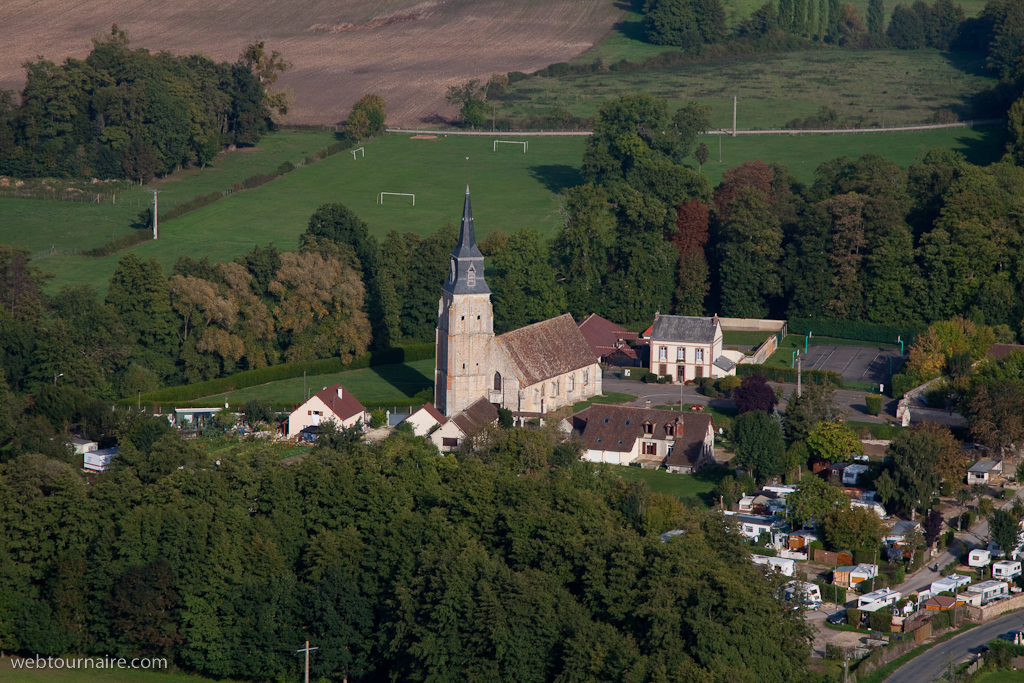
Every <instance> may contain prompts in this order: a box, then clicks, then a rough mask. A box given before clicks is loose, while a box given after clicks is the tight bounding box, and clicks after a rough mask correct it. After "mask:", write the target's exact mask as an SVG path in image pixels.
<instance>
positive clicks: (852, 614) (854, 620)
mask: <svg viewBox="0 0 1024 683" xmlns="http://www.w3.org/2000/svg"><path fill="white" fill-rule="evenodd" d="M846 623H847V624H849V625H850V626H860V610H859V609H853V608H851V609H848V610H846Z"/></svg>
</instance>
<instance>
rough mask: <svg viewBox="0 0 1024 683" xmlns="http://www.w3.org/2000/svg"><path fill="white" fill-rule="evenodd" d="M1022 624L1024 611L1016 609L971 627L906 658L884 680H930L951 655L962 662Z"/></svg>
mask: <svg viewBox="0 0 1024 683" xmlns="http://www.w3.org/2000/svg"><path fill="white" fill-rule="evenodd" d="M1022 627H1024V613H1022V612H1016V613H1014V614H1007V615H1006V616H1004V617H999V618H998V619H995V620H993V621H990V622H989V623H987V624H984V625H982V626H978V627H976V628H972V629H971V630H970V631H967V632H966V633H963V634H961V635H959V636H957V637H956V638H951V639H950V640H947V641H946V642H944V643H941V644H939V645H936V646H935V647H933V648H932V649H930V650H928V651H927V652H925V653H924V654H923V655H921V656H920V657H917V658H915V659H912V660H911V661H909V662H907V663H906V664H904V665H903V666H902V667H900V668H899V669H897V670H896V673H894V674H893V675H892V676H889V678H887V679H885V683H931V681H933V680H935V679H936V678H938V677H939V676H941V675H942V673H943V672H944V671H945V669H946V666H947V663H948V661H949V659H950V658H952V661H953V662H954V663H956V662H959V661H961V660H962V659H963V658H964V657H966V656H967V655H968V654H970V653H972V652H978V651H979V650H980V649H981V647H982V646H983V645H984V644H985V643H987V642H988V641H990V640H994V639H995V638H998V637H999V636H1001V635H1002V634H1004V633H1008V632H1010V631H1020V630H1021V629H1022Z"/></svg>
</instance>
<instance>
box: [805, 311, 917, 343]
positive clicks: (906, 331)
mask: <svg viewBox="0 0 1024 683" xmlns="http://www.w3.org/2000/svg"><path fill="white" fill-rule="evenodd" d="M926 329H928V326H927V325H887V324H884V323H869V322H863V321H859V320H838V319H836V318H790V319H789V333H790V334H807V332H808V331H810V332H813V333H814V334H815V336H819V337H835V338H836V339H855V340H857V341H870V342H876V343H879V344H895V343H896V338H897V337H902V338H903V346H904V348H907V349H908V348H910V345H911V344H913V343H914V338H915V337H917V335H918V333H920V332H923V331H925V330H926Z"/></svg>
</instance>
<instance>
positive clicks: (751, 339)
mask: <svg viewBox="0 0 1024 683" xmlns="http://www.w3.org/2000/svg"><path fill="white" fill-rule="evenodd" d="M770 336H772V333H771V332H767V331H766V332H737V331H731V332H722V343H723V344H725V345H726V346H729V345H736V346H760V345H761V344H763V343H764V341H765V340H766V339H767V338H768V337H770Z"/></svg>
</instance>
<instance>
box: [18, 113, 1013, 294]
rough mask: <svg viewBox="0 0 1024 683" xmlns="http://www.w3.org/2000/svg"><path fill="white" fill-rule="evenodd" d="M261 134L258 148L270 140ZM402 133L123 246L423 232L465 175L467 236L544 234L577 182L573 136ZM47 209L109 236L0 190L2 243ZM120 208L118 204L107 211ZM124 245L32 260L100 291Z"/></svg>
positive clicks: (806, 168)
mask: <svg viewBox="0 0 1024 683" xmlns="http://www.w3.org/2000/svg"><path fill="white" fill-rule="evenodd" d="M278 135H280V134H278ZM270 138H271V139H270V140H268V146H269V145H271V144H272V143H273V139H272V136H270ZM411 138H412V136H410V135H407V134H392V135H387V136H384V137H383V138H381V139H378V140H373V141H370V142H367V143H366V144H365V145H362V146H363V147H365V152H366V154H365V157H364V156H361V155H357V156H356V157H355V158H353V156H352V154H351V153H350V152H342V153H340V154H336V155H334V156H331V157H328V158H326V159H324V160H322V161H319V162H316V163H313V164H309V165H307V166H304V167H302V168H299V169H296V170H295V171H293V172H291V173H288V174H287V175H285V176H283V177H280V178H278V179H276V180H273V181H271V182H269V183H266V184H265V185H262V186H260V187H258V188H255V189H252V190H245V191H242V192H238V193H235V194H233V195H231V196H228V197H226V198H225V199H223V200H221V201H219V202H216V203H214V204H212V205H209V206H206V207H204V208H202V209H199V210H197V211H194V212H192V213H189V214H186V215H185V216H182V217H181V218H178V219H177V220H174V221H171V222H169V223H167V224H165V225H164V226H163V227H162V228H161V230H160V239H159V240H157V241H155V242H144V243H143V244H141V245H139V246H137V247H134V251H135V253H136V254H137V255H138V256H139V257H140V258H143V259H147V258H155V259H157V260H158V261H159V262H161V263H162V264H163V266H164V268H165V269H166V270H167V271H169V270H170V268H171V267H172V266H173V265H174V262H175V261H176V260H177V259H178V258H179V257H180V256H190V257H192V258H202V257H203V256H206V257H208V258H209V259H210V260H211V261H221V260H231V259H233V258H234V257H235V256H237V255H239V254H243V253H245V252H248V251H250V250H251V249H252V248H253V246H254V245H257V244H260V245H264V244H267V243H270V242H273V243H274V244H276V245H277V246H278V247H279V248H281V249H282V250H293V249H295V248H297V246H298V240H299V236H300V235H301V234H302V232H303V231H304V230H305V228H306V223H307V221H308V219H309V216H310V214H312V213H313V212H314V211H315V210H316V209H317V207H319V206H320V205H322V204H325V203H329V202H341V203H343V204H345V205H347V206H348V207H350V208H351V209H353V210H354V211H355V212H356V214H358V215H359V216H360V218H362V219H363V220H364V221H366V223H367V224H368V225H369V226H370V231H371V233H372V234H374V235H375V236H376V237H377V238H378V239H382V238H383V237H384V235H386V234H387V232H388V231H389V230H398V231H399V232H415V233H418V234H420V235H427V234H430V233H431V232H433V231H434V230H436V229H437V228H439V227H440V226H442V225H444V224H445V223H446V222H449V221H451V222H453V223H457V222H458V220H459V217H460V214H461V210H462V197H463V194H464V192H465V188H466V185H467V184H468V185H469V186H470V188H471V191H472V197H473V211H474V218H475V221H474V222H475V226H476V231H477V237H478V239H482V238H484V237H486V235H487V234H488V233H489V232H490V231H492V230H504V231H507V232H512V231H515V230H519V229H522V228H531V229H534V230H537V231H538V232H540V233H541V234H542V235H543V236H544V237H547V238H550V237H552V236H554V234H555V232H556V231H557V229H558V227H559V225H560V224H561V220H562V218H561V215H560V214H559V204H558V193H559V192H560V191H561V190H562V189H563V188H565V187H571V186H573V185H577V184H579V183H581V182H582V178H581V177H580V173H579V167H580V162H581V160H582V156H583V151H584V146H585V142H586V140H585V138H582V137H533V138H529V141H530V145H529V151H528V152H527V153H525V154H524V153H523V150H522V148H521V147H519V146H517V145H498V147H497V151H494V144H493V141H494V140H515V139H517V138H516V137H515V136H514V135H508V134H506V135H502V134H496V135H495V136H494V137H490V136H480V137H475V136H474V137H470V136H455V135H451V136H447V137H446V136H445V135H444V133H438V134H437V137H435V138H432V139H411ZM518 139H525V138H518ZM702 140H703V141H704V142H705V143H706V144H707V145H708V147H709V150H710V152H711V158H710V160H709V161H708V162H707V163H706V164H704V167H703V169H702V172H703V173H704V174H705V175H706V176H707V177H708V180H709V181H710V183H711V184H712V185H714V184H715V183H717V182H718V181H719V180H720V179H721V177H722V174H723V173H724V172H725V171H726V170H727V169H728V168H730V167H732V166H736V165H738V164H740V163H742V162H744V161H749V160H753V159H761V160H765V161H770V162H778V163H781V164H783V165H784V166H786V167H788V168H789V170H790V172H791V173H792V174H793V175H794V176H796V177H797V178H799V179H800V180H801V181H803V182H806V183H810V182H813V180H814V170H815V169H816V168H817V167H818V165H819V164H820V163H821V162H823V161H825V160H828V159H832V158H834V157H837V156H842V155H847V156H851V157H858V156H860V155H862V154H866V153H869V152H874V153H878V154H882V155H884V156H886V157H887V158H889V159H891V160H892V161H894V162H896V163H897V164H899V165H901V166H908V165H910V164H913V163H914V162H915V161H916V160H918V159H920V158H921V157H922V156H923V155H924V154H925V153H926V152H927V151H928V150H930V149H934V148H940V147H947V148H951V149H956V150H959V151H961V152H963V153H965V154H966V155H967V157H968V159H969V160H970V161H972V162H973V163H979V164H981V163H990V162H991V161H993V160H995V159H997V158H998V157H999V155H1000V154H1001V153H1002V145H1003V131H1002V130H1001V129H999V128H998V127H996V126H988V127H979V128H975V129H964V128H955V129H944V130H929V131H915V132H906V133H861V134H835V135H798V136H788V135H787V136H740V137H737V138H732V137H728V136H722V137H721V138H719V137H718V136H705V137H704V138H702ZM262 144H263V143H262V142H261V145H262ZM719 144H721V150H722V151H721V159H722V161H721V162H719V161H718V158H719ZM254 158H255V157H254ZM280 158H281V156H280V155H279V154H278V155H275V156H274V157H273V158H272V159H269V158H268V164H270V168H268V169H267V170H273V168H276V165H277V164H278V163H280ZM298 160H299V159H294V161H298ZM225 175H226V174H225ZM221 177H222V176H217V175H216V174H212V173H208V174H206V175H205V176H203V175H202V174H197V175H195V176H186V177H184V179H183V180H182V181H181V182H182V188H181V190H177V189H175V190H174V191H173V193H170V192H169V194H176V195H181V198H185V197H187V196H192V195H195V194H201V193H204V192H211V191H213V190H216V189H221V188H222V187H223V185H224V184H225V183H224V182H223V180H221V179H220V178H221ZM172 182H173V181H172ZM162 187H164V188H168V189H170V187H172V185H171V183H168V182H167V181H165V182H164V183H163V186H162ZM143 189H146V188H143ZM186 190H187V191H186ZM381 192H400V193H409V194H414V195H415V206H413V205H412V199H413V198H412V197H408V196H394V195H384V197H383V203H380V202H381V194H380V193H381ZM162 198H163V195H162ZM14 209H16V210H18V211H21V212H23V213H25V214H26V215H23V216H21V217H17V216H15V215H13V213H12V211H13V210H14ZM57 210H59V211H60V213H59V214H53V215H51V216H50V218H51V219H52V220H54V221H58V222H64V223H69V224H70V225H71V226H72V228H75V226H79V227H78V228H75V234H76V237H75V239H76V240H77V242H79V243H82V244H84V243H87V242H88V236H89V235H88V233H89V232H90V231H91V232H92V233H93V236H94V238H95V239H94V241H93V242H91V244H95V245H98V244H102V243H103V242H105V241H106V240H107V239H108V238H109V235H110V232H111V230H110V229H109V228H103V227H102V226H101V224H97V223H95V222H94V223H89V222H87V221H83V222H77V217H78V216H84V215H85V214H86V212H87V211H95V210H96V206H95V205H90V204H66V203H62V202H42V201H36V200H22V199H5V200H0V217H3V216H5V215H6V216H7V220H6V221H5V228H6V229H5V236H4V237H3V238H0V240H2V241H3V242H7V243H11V244H12V245H13V246H22V245H23V244H24V246H30V245H28V244H25V242H26V241H27V240H28V239H29V236H30V235H31V234H32V229H31V225H32V221H30V220H29V219H30V218H31V216H33V215H35V213H36V212H41V211H57ZM135 210H136V211H137V209H135ZM5 212H6V213H5ZM125 218H126V217H125V216H124V215H123V214H122V215H121V216H120V218H119V219H118V220H125ZM111 220H113V219H111ZM36 223H38V221H36ZM98 226H99V227H98ZM19 243H20V244H19ZM56 246H58V247H62V246H64V245H62V244H57V245H56ZM123 255H124V252H120V253H118V254H115V255H113V256H108V257H105V258H96V257H85V256H53V257H47V258H42V259H38V260H36V261H35V264H36V265H38V266H39V267H40V268H41V269H42V270H43V271H44V272H46V273H49V274H51V275H52V276H53V277H52V279H51V280H50V282H49V285H48V289H49V290H50V291H56V290H59V288H60V287H62V286H65V285H77V284H89V285H92V286H94V287H96V288H97V289H98V290H100V292H101V293H102V292H104V291H105V289H106V283H107V280H108V279H109V278H110V276H111V274H112V273H113V271H114V268H115V267H116V265H117V261H118V260H119V259H120V258H121V257H122V256H123Z"/></svg>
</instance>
